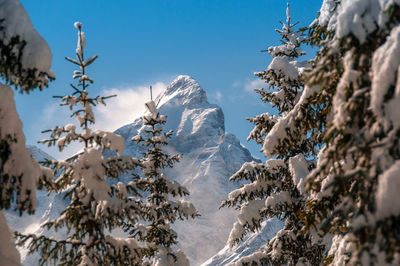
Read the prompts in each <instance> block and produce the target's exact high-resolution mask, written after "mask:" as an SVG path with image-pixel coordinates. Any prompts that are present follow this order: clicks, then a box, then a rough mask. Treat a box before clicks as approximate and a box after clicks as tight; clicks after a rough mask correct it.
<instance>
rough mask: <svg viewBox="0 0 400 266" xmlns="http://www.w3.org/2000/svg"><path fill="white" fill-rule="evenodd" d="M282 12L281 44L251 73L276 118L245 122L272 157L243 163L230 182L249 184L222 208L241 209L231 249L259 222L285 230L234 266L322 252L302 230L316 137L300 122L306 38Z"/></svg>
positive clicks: (292, 260) (316, 258) (310, 259)
mask: <svg viewBox="0 0 400 266" xmlns="http://www.w3.org/2000/svg"><path fill="white" fill-rule="evenodd" d="M286 13H287V20H286V23H282V30H277V32H278V33H279V34H280V35H281V36H282V43H283V44H282V45H280V46H275V47H270V48H269V49H268V53H269V54H271V56H272V57H273V60H272V62H271V63H270V65H269V67H268V69H267V70H265V71H264V72H259V73H255V75H256V76H258V77H260V78H261V79H263V80H265V81H266V82H267V84H268V85H269V87H270V89H271V91H272V92H267V91H265V90H264V89H258V90H256V91H257V92H258V93H259V94H260V95H261V97H262V100H263V101H264V102H269V103H270V104H272V105H273V106H274V107H275V108H276V109H277V110H278V112H279V115H278V116H275V115H270V114H269V113H265V114H261V115H259V116H256V117H255V118H250V119H248V120H249V121H250V122H252V123H254V124H255V128H254V129H253V131H252V132H251V133H250V135H249V137H248V140H254V141H256V142H257V143H259V144H263V148H262V150H263V152H264V154H265V155H266V157H268V158H271V157H276V159H269V160H267V161H266V162H265V163H255V162H250V163H245V164H244V165H243V166H242V168H241V169H240V170H239V171H238V172H237V173H236V174H234V175H233V176H232V177H231V178H230V180H231V181H250V183H248V184H244V185H243V186H242V187H241V188H239V189H237V190H234V191H233V192H231V193H230V194H229V198H228V200H226V201H224V202H223V204H222V205H221V206H234V207H236V208H237V209H239V210H240V214H239V216H238V220H237V221H236V222H235V224H234V227H233V230H232V232H231V234H230V236H229V240H228V243H229V245H230V246H233V245H235V244H236V243H238V242H240V240H241V239H242V238H243V237H244V236H245V235H246V234H247V233H248V232H249V231H252V232H255V231H257V230H258V229H259V228H260V226H261V222H262V221H263V220H264V219H268V218H272V217H278V218H280V219H284V220H285V226H284V228H283V229H282V230H280V231H279V232H278V233H277V234H276V236H275V237H273V238H272V239H271V240H270V241H269V243H266V245H264V246H263V247H262V248H261V249H260V250H258V251H256V252H254V253H253V254H250V255H249V256H246V257H244V258H242V259H240V260H239V261H237V262H236V265H242V264H243V265H254V264H256V265H258V264H261V265H298V263H299V264H302V263H303V264H304V265H319V264H320V263H321V261H322V257H323V252H324V249H325V247H324V245H322V244H320V243H319V242H316V243H313V241H312V237H311V235H310V234H308V233H307V232H305V231H304V230H303V228H304V219H303V217H304V213H305V209H306V203H307V198H308V196H309V195H308V193H306V192H305V190H304V179H305V177H306V176H307V175H308V173H309V171H310V170H311V169H312V168H314V167H315V164H316V161H315V156H316V147H317V145H318V143H319V138H318V136H319V135H318V134H317V131H313V130H311V129H310V127H309V126H308V124H307V123H305V122H304V121H303V114H305V113H307V112H306V108H305V101H306V99H307V95H305V91H303V85H304V84H303V76H304V74H305V71H306V70H307V68H309V67H310V65H309V63H308V62H298V61H296V58H298V57H300V56H302V55H304V54H305V53H304V52H303V51H302V50H301V48H300V46H301V44H302V43H304V42H305V39H304V38H303V37H302V34H301V32H299V31H294V26H295V24H292V23H291V17H290V8H289V4H288V6H287V12H286ZM276 89H277V90H276Z"/></svg>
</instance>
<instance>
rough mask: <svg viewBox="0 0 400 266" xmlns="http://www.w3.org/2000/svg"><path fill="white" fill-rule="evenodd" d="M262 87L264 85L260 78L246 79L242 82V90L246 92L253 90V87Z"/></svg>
mask: <svg viewBox="0 0 400 266" xmlns="http://www.w3.org/2000/svg"><path fill="white" fill-rule="evenodd" d="M262 87H265V81H263V80H261V79H252V80H248V81H247V82H246V83H245V84H244V90H245V91H248V92H254V89H260V88H262Z"/></svg>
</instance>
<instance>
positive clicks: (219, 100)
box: [213, 91, 222, 102]
mask: <svg viewBox="0 0 400 266" xmlns="http://www.w3.org/2000/svg"><path fill="white" fill-rule="evenodd" d="M213 98H214V99H215V100H217V102H221V100H222V93H221V92H220V91H216V92H215V94H214V95H213Z"/></svg>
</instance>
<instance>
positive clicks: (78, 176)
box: [17, 22, 144, 265]
mask: <svg viewBox="0 0 400 266" xmlns="http://www.w3.org/2000/svg"><path fill="white" fill-rule="evenodd" d="M74 26H75V27H76V28H77V29H78V45H77V49H76V59H72V58H68V57H67V58H66V59H67V60H68V61H70V62H72V63H73V64H75V65H78V66H79V70H76V71H74V75H73V78H74V79H77V80H78V84H77V86H75V85H72V84H71V87H72V88H73V89H74V91H73V93H72V94H71V95H67V96H63V97H59V98H61V100H62V104H61V105H65V106H68V107H69V108H70V109H71V110H73V109H74V108H75V107H76V106H81V107H80V108H77V109H76V110H75V111H74V112H73V113H72V116H75V117H76V118H77V120H78V123H79V127H80V128H81V129H82V130H81V132H78V131H77V130H76V126H75V125H73V124H68V125H66V126H64V127H56V128H54V129H52V130H49V132H51V137H50V138H49V139H44V140H42V141H41V142H43V143H47V144H48V145H49V146H50V145H57V146H58V147H59V149H60V151H62V150H63V149H64V147H65V146H66V145H68V144H70V143H71V142H73V141H79V142H82V143H83V144H84V148H83V152H81V153H79V154H77V155H75V156H73V157H72V158H70V159H68V160H66V161H47V164H48V165H49V166H51V167H52V169H53V170H54V172H55V173H56V172H58V173H60V175H59V177H58V178H57V180H55V189H54V190H56V191H57V192H59V193H60V192H63V193H65V197H66V198H67V199H69V205H68V206H67V207H66V209H65V210H64V211H63V212H62V213H61V216H60V217H59V218H57V219H54V220H51V221H49V222H47V223H46V224H44V226H43V227H46V228H47V229H48V230H49V229H55V230H56V231H57V230H58V229H60V228H66V229H67V230H65V231H66V233H65V235H66V238H65V239H55V238H54V237H46V236H45V235H41V236H37V235H33V234H31V235H23V234H17V236H18V237H19V244H21V245H22V244H25V243H29V249H30V252H35V251H36V252H40V254H41V258H40V264H44V263H48V262H49V261H52V262H54V263H57V264H63V265H141V261H142V257H143V256H144V251H143V249H142V248H141V247H140V246H139V243H138V241H136V240H135V239H134V238H115V237H113V236H111V235H110V234H111V233H112V232H113V230H115V229H117V228H122V227H123V226H125V224H126V223H135V222H136V221H137V219H138V218H139V216H140V214H141V210H142V204H141V200H140V199H138V198H136V197H135V196H136V195H137V193H136V186H135V184H134V183H130V184H128V185H125V184H123V183H122V182H117V181H118V178H119V175H120V174H121V173H126V172H127V171H128V170H131V169H134V168H135V167H136V166H137V165H138V160H137V159H135V158H131V157H128V156H121V154H122V152H123V150H124V141H123V138H122V137H121V136H119V135H116V134H114V133H111V132H104V131H100V130H95V131H94V130H92V129H91V128H90V127H89V125H90V124H94V122H95V118H94V114H93V111H92V106H95V105H96V104H105V103H104V100H105V99H107V98H109V97H100V96H97V97H95V98H90V97H89V92H88V90H87V89H88V87H89V85H90V84H92V83H93V80H92V79H91V78H90V77H88V76H87V74H86V69H87V67H88V66H89V65H90V64H92V63H93V62H94V61H95V60H96V58H97V55H95V56H92V57H91V58H89V59H87V60H85V58H84V49H85V45H86V39H85V35H84V33H83V32H82V24H81V23H79V22H76V23H75V24H74ZM106 149H107V150H111V151H114V152H115V153H116V155H115V156H110V157H107V158H104V157H103V155H102V152H103V151H104V150H106ZM113 180H114V182H112V181H113ZM115 180H117V181H115ZM107 181H109V182H107ZM110 184H111V185H110ZM107 233H109V235H107Z"/></svg>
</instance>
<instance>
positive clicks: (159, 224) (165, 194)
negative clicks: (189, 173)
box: [130, 100, 198, 266]
mask: <svg viewBox="0 0 400 266" xmlns="http://www.w3.org/2000/svg"><path fill="white" fill-rule="evenodd" d="M145 106H146V110H147V114H145V115H144V116H143V117H142V121H143V127H142V128H141V129H140V130H139V132H138V134H137V135H136V136H135V137H133V138H132V140H133V141H135V142H136V143H142V144H143V145H144V146H145V147H147V151H146V152H145V154H144V156H143V158H142V159H141V160H140V162H141V164H140V165H141V168H142V173H143V175H144V176H142V177H140V176H139V175H137V176H136V180H137V187H138V188H139V189H141V190H142V191H144V192H145V194H144V195H147V196H146V201H145V207H144V208H145V214H144V217H143V220H144V221H143V222H144V224H142V225H141V224H134V225H133V226H132V228H131V230H130V234H131V235H133V236H136V235H138V236H139V239H140V240H141V241H143V242H145V243H146V246H147V247H148V248H150V250H151V257H153V260H152V262H150V261H148V262H147V264H148V265H150V264H151V265H156V266H162V265H168V266H169V265H171V266H172V265H177V266H185V265H189V261H188V259H187V258H186V256H185V254H184V253H183V252H182V251H181V250H178V251H176V252H175V251H174V250H173V249H172V245H174V244H177V238H178V236H177V233H176V232H175V231H174V230H173V229H172V228H171V225H172V224H173V223H174V222H175V221H176V220H177V219H181V220H184V219H188V218H190V217H191V218H195V217H196V216H198V214H197V212H196V209H195V208H194V206H193V205H192V203H190V202H187V201H184V200H171V199H170V198H169V197H170V195H171V196H173V197H174V198H176V197H183V196H185V195H188V194H189V192H188V191H187V189H186V188H185V187H183V186H181V185H180V184H178V183H177V182H175V181H170V180H169V178H168V177H167V176H166V175H165V174H164V173H162V169H164V168H167V167H172V166H173V164H174V163H176V162H178V161H179V159H180V158H181V155H180V154H177V155H173V156H171V155H169V154H167V153H165V152H164V151H163V149H162V148H163V146H165V145H167V144H168V138H169V137H170V136H171V135H172V131H169V132H167V133H163V128H162V125H163V124H165V122H166V121H167V120H166V117H165V116H164V115H160V114H159V112H158V110H157V106H156V104H155V103H154V101H152V100H151V101H150V102H147V103H146V104H145Z"/></svg>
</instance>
